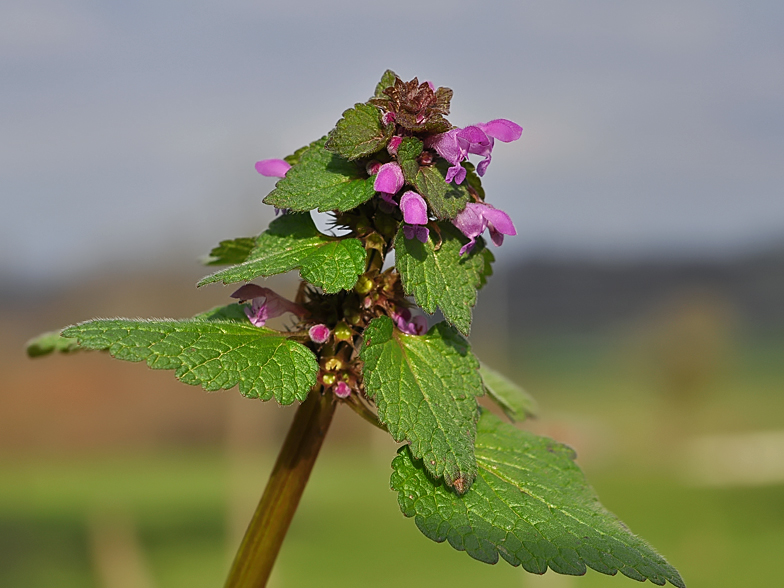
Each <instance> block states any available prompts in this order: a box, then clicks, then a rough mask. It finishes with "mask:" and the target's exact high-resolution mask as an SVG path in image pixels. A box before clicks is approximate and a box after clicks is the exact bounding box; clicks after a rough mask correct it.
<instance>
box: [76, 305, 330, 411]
mask: <svg viewBox="0 0 784 588" xmlns="http://www.w3.org/2000/svg"><path fill="white" fill-rule="evenodd" d="M233 306H237V305H233ZM211 312H212V313H215V312H218V311H217V310H216V311H211ZM224 312H225V313H228V316H229V318H228V320H226V319H217V320H216V319H215V317H214V316H212V317H211V316H202V317H201V318H198V319H195V320H194V319H191V320H184V321H174V320H128V319H111V320H102V319H98V320H92V321H87V322H85V323H80V324H78V325H75V326H72V327H68V328H67V329H65V330H64V331H63V336H65V337H72V338H75V339H76V340H77V341H78V343H79V345H80V346H81V347H83V348H86V349H99V350H104V349H106V350H108V351H109V353H110V354H111V355H112V356H114V357H116V358H117V359H123V360H126V361H142V360H146V361H147V365H148V366H149V367H151V368H152V369H167V370H175V376H176V377H177V379H178V380H180V381H181V382H183V383H185V384H192V385H201V386H202V387H203V388H204V389H205V390H207V391H209V392H212V391H215V390H222V389H229V388H232V387H234V386H236V385H239V390H240V393H241V394H242V395H243V396H247V397H249V398H259V399H261V400H269V399H270V398H273V397H274V398H275V399H276V400H277V401H278V402H279V403H280V404H291V403H292V402H294V401H295V400H299V401H303V400H305V398H306V397H307V395H308V392H309V391H310V389H311V388H312V387H313V385H315V383H316V372H317V371H318V364H317V363H316V358H315V356H314V355H313V353H312V352H311V351H310V350H309V349H308V348H307V347H305V346H304V345H301V344H299V343H297V342H295V341H291V340H289V339H287V338H286V337H283V336H281V335H280V333H278V332H277V331H272V330H270V329H266V328H259V327H254V326H252V325H251V324H250V323H246V324H241V323H239V322H237V321H235V320H231V317H232V316H233V315H234V314H236V309H235V310H234V311H232V310H225V311H224Z"/></svg>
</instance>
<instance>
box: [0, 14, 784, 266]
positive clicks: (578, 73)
mask: <svg viewBox="0 0 784 588" xmlns="http://www.w3.org/2000/svg"><path fill="white" fill-rule="evenodd" d="M783 28H784V3H782V2H780V1H775V0H759V1H755V0H746V1H742V2H741V1H722V0H718V1H716V0H711V1H702V0H677V1H671V0H661V1H657V2H629V1H628V0H627V1H623V2H622V1H604V0H593V1H592V2H590V3H589V2H580V1H569V0H548V1H547V2H541V1H540V2H529V1H525V0H514V1H512V0H510V1H499V2H493V1H492V0H485V1H484V2H482V3H479V2H471V3H469V2H465V1H462V0H448V1H435V2H428V1H426V0H416V1H414V0H399V1H397V2H387V3H380V2H379V3H370V2H359V1H356V0H340V1H335V2H328V1H319V0H307V1H305V0H301V1H297V0H290V1H288V2H286V3H281V2H275V3H273V2H265V1H263V0H262V1H259V0H255V1H252V0H221V1H220V2H218V1H208V0H188V1H187V2H186V1H179V0H175V1H167V0H155V1H152V0H141V1H138V2H120V1H118V0H116V1H106V0H4V2H3V3H1V4H0V82H1V83H0V205H2V213H1V214H0V251H1V252H0V276H2V277H3V278H4V279H8V278H26V279H27V278H32V279H48V278H50V279H61V278H62V279H66V278H69V277H78V276H80V275H85V274H87V273H90V272H92V271H94V270H96V268H105V267H115V266H122V265H123V264H127V263H129V262H131V261H133V260H137V262H138V263H150V262H157V261H161V260H179V261H181V262H182V263H186V264H190V263H196V260H197V258H198V257H199V256H201V255H204V254H206V253H207V252H208V251H209V249H210V248H211V247H212V246H213V245H215V244H217V242H218V241H220V240H222V239H227V238H232V237H238V236H250V235H255V234H258V233H260V232H261V231H262V230H263V229H264V228H265V227H266V225H267V223H268V222H269V220H270V219H271V218H272V215H271V210H269V207H267V206H264V205H262V204H261V203H260V202H261V199H262V198H263V197H264V196H265V195H266V194H267V193H268V192H269V191H270V190H271V189H272V188H273V186H274V183H273V181H272V180H271V179H269V178H263V177H261V176H259V175H258V174H257V173H256V172H255V171H254V167H253V164H254V163H255V162H256V161H257V160H259V159H265V158H272V157H282V156H283V155H286V154H288V153H291V152H293V151H294V150H296V149H297V148H298V147H300V146H302V145H304V144H307V143H309V142H310V141H312V140H314V139H316V138H318V137H319V136H321V135H323V134H325V133H326V132H328V131H329V130H330V129H331V128H332V127H333V126H334V124H335V122H336V121H337V120H338V119H339V118H340V115H341V113H342V112H343V110H345V109H346V108H349V107H350V106H352V105H353V104H354V103H355V102H362V101H365V100H366V99H367V98H369V97H370V95H371V94H372V92H373V89H374V87H375V84H376V82H377V80H378V79H379V78H380V76H381V74H382V73H383V72H384V70H385V69H387V68H391V69H393V70H394V71H396V72H397V73H398V74H399V75H400V76H401V77H402V78H403V79H410V78H412V77H414V76H418V77H419V79H420V80H425V79H427V80H432V81H433V82H434V83H435V84H436V85H443V86H448V87H451V88H452V89H453V90H454V98H453V100H452V112H451V114H450V116H449V119H450V121H451V122H452V123H453V124H456V125H458V126H465V125H468V124H471V123H476V122H484V121H487V120H491V119H494V118H508V119H511V120H513V121H515V122H517V123H519V124H520V125H522V126H523V128H524V132H523V136H522V138H521V139H520V140H519V141H517V142H515V143H510V144H502V143H499V144H497V146H496V148H495V150H494V153H493V162H492V164H491V165H490V167H489V168H488V172H487V175H486V176H485V179H484V186H485V189H486V191H487V194H488V196H487V198H488V202H490V203H492V204H493V205H495V206H496V207H498V208H502V209H504V210H506V211H507V212H508V213H509V214H510V215H511V216H512V218H513V220H514V222H515V225H516V227H517V230H518V236H516V237H512V238H508V239H507V241H506V243H505V244H504V245H503V247H502V248H501V249H499V251H498V257H499V260H501V261H502V262H504V261H508V260H512V259H516V258H519V257H520V256H526V255H528V256H530V255H542V254H558V255H592V256H605V257H624V256H695V255H696V256H701V255H725V254H734V253H737V252H743V251H750V250H753V249H754V248H755V247H764V246H766V245H768V244H773V243H782V242H784V193H783V187H784V164H783V163H784V65H782V64H784V35H782V34H781V31H782V29H783Z"/></svg>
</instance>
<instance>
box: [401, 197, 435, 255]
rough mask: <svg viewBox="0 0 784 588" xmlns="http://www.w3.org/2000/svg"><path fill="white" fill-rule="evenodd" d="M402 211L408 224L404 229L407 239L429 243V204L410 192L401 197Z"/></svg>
mask: <svg viewBox="0 0 784 588" xmlns="http://www.w3.org/2000/svg"><path fill="white" fill-rule="evenodd" d="M400 210H402V211H403V221H404V222H406V223H408V224H406V225H405V226H404V227H403V234H404V235H405V237H406V239H414V238H417V239H419V240H420V241H421V242H422V243H426V242H427V238H428V237H429V236H430V230H429V229H428V228H427V227H426V226H424V225H426V224H427V221H428V218H427V202H425V199H424V198H422V197H421V196H420V195H419V194H417V193H416V192H414V191H413V190H409V191H408V192H406V193H405V194H403V195H402V196H401V197H400Z"/></svg>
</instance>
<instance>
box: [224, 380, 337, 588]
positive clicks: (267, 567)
mask: <svg viewBox="0 0 784 588" xmlns="http://www.w3.org/2000/svg"><path fill="white" fill-rule="evenodd" d="M336 406H337V403H336V402H335V400H334V397H333V395H332V393H331V392H330V393H324V394H322V393H321V391H320V390H313V391H312V392H311V393H310V395H309V396H308V398H307V399H306V400H305V402H303V403H302V404H301V405H300V406H299V408H298V409H297V413H296V414H295V415H294V421H293V422H292V423H291V428H290V429H289V432H288V434H287V435H286V440H285V441H284V442H283V447H281V449H280V453H279V454H278V459H277V461H276V462H275V467H274V468H273V470H272V474H271V475H270V479H269V481H268V482H267V487H266V488H265V489H264V494H263V495H262V497H261V500H260V501H259V505H258V506H257V507H256V512H254V513H253V518H252V519H251V521H250V525H248V530H247V531H245V537H243V539H242V543H241V544H240V548H239V550H238V551H237V555H236V556H235V557H234V563H233V564H232V566H231V571H230V572H229V577H228V579H227V580H226V585H225V587H226V588H263V587H264V586H266V585H267V579H268V578H269V575H270V573H271V572H272V566H273V565H274V563H275V558H276V557H277V556H278V552H279V551H280V547H281V545H282V544H283V539H284V538H285V536H286V531H288V528H289V524H290V523H291V519H293V518H294V513H295V512H296V510H297V506H298V505H299V500H300V498H301V497H302V493H303V492H304V491H305V485H306V484H307V483H308V478H309V477H310V472H311V471H312V470H313V464H314V463H315V462H316V457H318V453H319V450H320V449H321V444H322V442H323V441H324V437H325V436H326V434H327V430H328V429H329V425H330V423H331V422H332V415H333V414H335V407H336Z"/></svg>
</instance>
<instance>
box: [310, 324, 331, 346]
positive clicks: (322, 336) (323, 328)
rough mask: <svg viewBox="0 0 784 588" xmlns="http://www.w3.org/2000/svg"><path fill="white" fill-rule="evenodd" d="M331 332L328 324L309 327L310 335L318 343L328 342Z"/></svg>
mask: <svg viewBox="0 0 784 588" xmlns="http://www.w3.org/2000/svg"><path fill="white" fill-rule="evenodd" d="M331 334H332V332H331V331H330V330H329V327H328V326H327V325H322V324H319V325H313V326H312V327H310V329H308V336H309V337H310V340H311V341H313V342H314V343H316V344H318V345H321V344H323V343H326V342H327V339H329V336H330V335H331Z"/></svg>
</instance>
